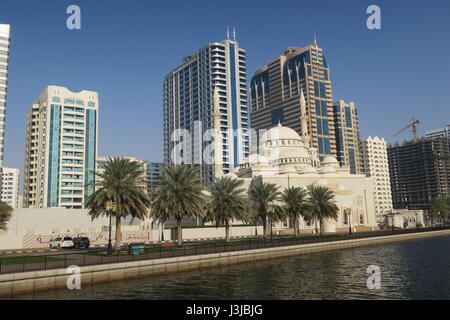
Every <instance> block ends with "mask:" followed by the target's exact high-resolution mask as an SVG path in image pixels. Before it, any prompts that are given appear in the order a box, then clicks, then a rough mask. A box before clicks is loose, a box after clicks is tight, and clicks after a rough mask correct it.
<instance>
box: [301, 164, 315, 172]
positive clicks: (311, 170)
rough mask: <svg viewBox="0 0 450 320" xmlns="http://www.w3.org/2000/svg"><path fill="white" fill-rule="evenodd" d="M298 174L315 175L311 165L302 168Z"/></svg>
mask: <svg viewBox="0 0 450 320" xmlns="http://www.w3.org/2000/svg"><path fill="white" fill-rule="evenodd" d="M300 173H302V174H308V173H317V171H316V169H314V168H313V166H312V165H309V164H308V165H306V166H304V167H303V168H302V170H301V171H300Z"/></svg>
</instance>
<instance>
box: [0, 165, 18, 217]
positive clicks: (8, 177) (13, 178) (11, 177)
mask: <svg viewBox="0 0 450 320" xmlns="http://www.w3.org/2000/svg"><path fill="white" fill-rule="evenodd" d="M2 171H3V174H2V183H1V188H2V189H1V192H2V194H1V200H2V201H3V202H6V203H7V204H9V205H10V206H11V207H13V208H18V207H19V177H20V175H19V174H20V170H19V169H15V168H3V170H2Z"/></svg>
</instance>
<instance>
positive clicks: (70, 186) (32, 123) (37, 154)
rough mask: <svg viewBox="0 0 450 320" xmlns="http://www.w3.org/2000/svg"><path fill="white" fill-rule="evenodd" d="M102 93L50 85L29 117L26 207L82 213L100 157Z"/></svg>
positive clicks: (26, 151)
mask: <svg viewBox="0 0 450 320" xmlns="http://www.w3.org/2000/svg"><path fill="white" fill-rule="evenodd" d="M97 132H98V94H97V93H96V92H93V91H81V92H77V93H75V92H71V91H69V90H68V89H67V88H64V87H57V86H49V87H47V89H46V90H45V91H44V92H43V93H42V94H41V96H40V97H39V98H38V99H37V100H36V101H35V103H34V104H33V105H32V107H31V108H30V110H29V111H28V117H27V132H26V146H25V171H24V199H23V201H24V203H23V205H24V207H31V208H45V207H64V208H68V209H82V208H84V207H85V203H86V200H87V197H88V196H89V195H91V194H92V192H93V190H94V188H93V186H88V184H89V183H91V182H93V181H94V173H93V171H94V170H95V161H96V159H97Z"/></svg>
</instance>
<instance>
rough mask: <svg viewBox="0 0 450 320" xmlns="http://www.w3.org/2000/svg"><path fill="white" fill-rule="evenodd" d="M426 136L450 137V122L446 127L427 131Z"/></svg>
mask: <svg viewBox="0 0 450 320" xmlns="http://www.w3.org/2000/svg"><path fill="white" fill-rule="evenodd" d="M425 137H426V138H439V137H450V124H449V125H447V126H446V127H444V128H439V129H434V130H430V131H427V132H426V134H425Z"/></svg>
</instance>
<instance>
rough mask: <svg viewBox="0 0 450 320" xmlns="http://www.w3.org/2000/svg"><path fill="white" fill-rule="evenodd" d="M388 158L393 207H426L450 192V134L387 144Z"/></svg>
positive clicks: (426, 208)
mask: <svg viewBox="0 0 450 320" xmlns="http://www.w3.org/2000/svg"><path fill="white" fill-rule="evenodd" d="M388 159H389V172H390V178H391V189H392V202H393V206H394V209H417V210H428V209H429V205H430V201H431V200H432V199H433V198H436V197H438V196H446V195H449V194H450V137H437V138H428V139H420V140H415V141H408V142H405V143H403V144H401V145H395V146H390V147H389V148H388Z"/></svg>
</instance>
